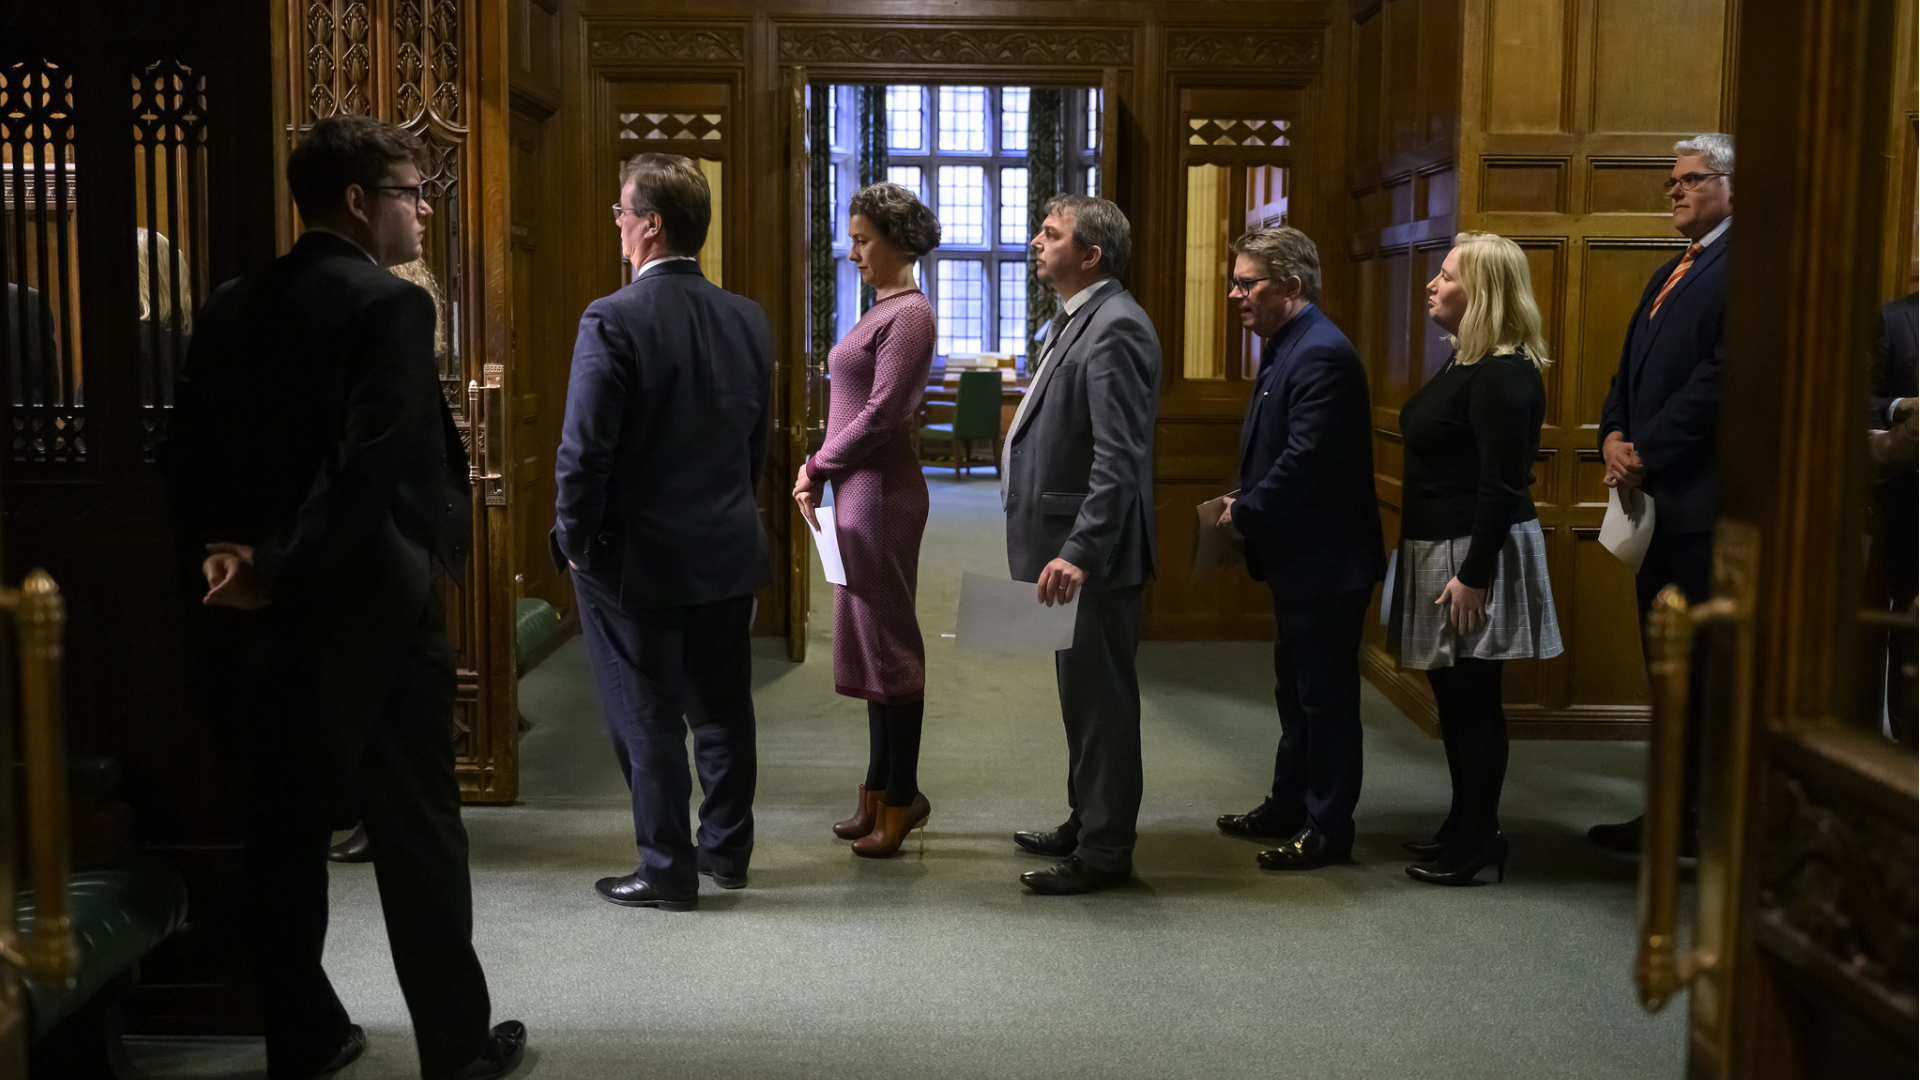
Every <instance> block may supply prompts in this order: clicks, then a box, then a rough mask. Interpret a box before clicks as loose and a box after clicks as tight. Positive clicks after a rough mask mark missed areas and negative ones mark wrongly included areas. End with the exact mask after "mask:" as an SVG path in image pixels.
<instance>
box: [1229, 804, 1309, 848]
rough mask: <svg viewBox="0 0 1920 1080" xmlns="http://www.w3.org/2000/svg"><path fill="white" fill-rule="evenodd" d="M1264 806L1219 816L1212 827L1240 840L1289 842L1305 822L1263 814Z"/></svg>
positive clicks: (1298, 819) (1289, 816)
mask: <svg viewBox="0 0 1920 1080" xmlns="http://www.w3.org/2000/svg"><path fill="white" fill-rule="evenodd" d="M1265 810H1266V806H1264V805H1262V806H1261V807H1259V808H1258V809H1255V810H1250V811H1248V812H1247V813H1244V814H1221V815H1220V816H1219V817H1218V818H1216V819H1215V820H1214V823H1213V824H1214V826H1215V827H1216V828H1218V829H1219V830H1220V831H1221V832H1223V833H1226V834H1227V835H1228V836H1237V837H1239V838H1240V839H1242V840H1289V839H1292V837H1293V834H1294V833H1297V832H1299V831H1300V826H1302V825H1305V824H1306V822H1305V821H1303V820H1302V819H1300V818H1298V817H1295V816H1291V815H1288V816H1282V815H1278V814H1272V813H1263V812H1262V811H1265Z"/></svg>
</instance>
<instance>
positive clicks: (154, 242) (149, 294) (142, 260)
mask: <svg viewBox="0 0 1920 1080" xmlns="http://www.w3.org/2000/svg"><path fill="white" fill-rule="evenodd" d="M133 235H134V244H135V247H136V249H137V251H138V255H139V257H138V259H137V260H136V261H138V262H139V264H140V317H141V318H142V319H146V320H148V321H150V322H152V323H154V324H155V325H159V324H160V323H166V322H172V321H173V290H174V289H175V288H178V289H179V290H180V329H181V330H183V331H186V332H188V333H192V332H193V290H192V288H191V287H190V286H191V283H192V282H191V277H192V275H190V274H189V273H188V272H187V266H186V260H185V259H182V258H181V257H180V256H179V255H178V254H177V253H176V252H175V251H174V250H173V245H172V244H170V243H168V242H167V237H166V234H165V233H158V232H152V231H150V230H148V229H146V228H145V227H141V226H136V227H135V228H134V230H133ZM149 264H151V265H149ZM156 275H157V276H158V277H159V280H158V281H157V282H156V281H155V280H154V277H155V276H156ZM156 285H157V286H158V289H157V292H158V294H159V296H158V299H159V308H158V310H155V308H154V303H153V301H154V298H155V292H156V289H155V286H156Z"/></svg>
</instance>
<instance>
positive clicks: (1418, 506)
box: [1388, 233, 1561, 885]
mask: <svg viewBox="0 0 1920 1080" xmlns="http://www.w3.org/2000/svg"><path fill="white" fill-rule="evenodd" d="M1427 312H1428V314H1429V315H1430V316H1431V317H1432V318H1433V321H1434V322H1436V323H1439V324H1440V325H1441V326H1442V327H1443V328H1445V329H1446V331H1447V333H1448V335H1449V338H1450V340H1451V341H1452V342H1453V345H1454V354H1453V356H1452V358H1451V359H1449V360H1448V361H1447V366H1446V367H1444V368H1442V369H1441V370H1440V373H1439V374H1438V375H1435V376H1434V377H1433V378H1432V379H1430V380H1428V382H1427V384H1426V385H1425V386H1423V387H1421V388H1420V389H1419V390H1418V391H1417V392H1415V394H1414V395H1413V396H1412V397H1411V398H1409V399H1407V403H1406V404H1405V405H1404V406H1402V407H1401V410H1400V433H1401V436H1402V438H1403V440H1404V444H1405V451H1406V472H1405V477H1404V485H1405V486H1404V489H1403V491H1404V497H1405V505H1404V507H1403V510H1402V515H1403V516H1402V519H1401V529H1400V536H1401V540H1400V567H1399V572H1398V575H1397V576H1398V579H1399V581H1398V584H1397V586H1396V588H1395V591H1394V596H1393V607H1394V618H1393V619H1392V625H1391V627H1390V629H1389V640H1388V647H1389V649H1391V650H1392V651H1394V652H1396V653H1397V654H1398V655H1399V656H1400V662H1401V663H1402V664H1404V665H1405V666H1407V667H1410V668H1418V669H1422V670H1425V671H1426V673H1427V681H1428V682H1429V683H1430V684H1431V685H1432V687H1433V697H1434V701H1435V703H1436V704H1438V706H1439V709H1440V734H1441V739H1442V741H1443V742H1444V744H1445V746H1446V751H1447V771H1448V773H1449V774H1451V776H1452V777H1453V805H1452V808H1451V809H1450V810H1449V811H1448V813H1447V819H1446V821H1445V823H1443V824H1442V825H1441V826H1440V829H1439V831H1438V832H1436V833H1435V834H1434V837H1433V840H1432V841H1431V842H1417V841H1410V842H1409V843H1408V844H1407V845H1406V846H1407V850H1409V851H1411V852H1413V853H1414V854H1415V855H1416V856H1418V857H1419V858H1420V859H1421V860H1422V861H1421V862H1419V863H1416V864H1415V865H1413V866H1409V867H1407V873H1408V874H1409V875H1411V876H1413V877H1414V878H1416V879H1418V880H1420V881H1426V882H1431V883H1434V884H1439V885H1465V884H1467V883H1468V882H1471V881H1472V880H1473V877H1474V875H1475V874H1477V873H1478V872H1479V871H1480V870H1481V869H1482V868H1484V867H1487V866H1497V867H1498V868H1499V873H1500V876H1501V878H1502V879H1504V878H1505V876H1506V858H1507V841H1506V838H1505V837H1504V836H1503V835H1501V833H1500V821H1499V808H1500V788H1501V785H1502V783H1503V782H1504V781H1505V779H1506V772H1507V721H1506V714H1505V713H1504V712H1503V711H1502V709H1501V705H1500V672H1501V663H1502V661H1505V660H1514V659H1521V658H1526V657H1537V658H1541V659H1545V658H1547V657H1551V656H1558V655H1559V654H1560V651H1561V647H1560V628H1559V624H1558V621H1557V620H1556V619H1555V616H1554V610H1553V593H1552V590H1551V588H1550V587H1549V584H1548V581H1547V558H1546V554H1547V553H1546V540H1545V538H1544V536H1543V535H1542V534H1541V532H1540V522H1539V517H1538V515H1537V514H1536V513H1535V512H1534V508H1533V496H1532V493H1531V491H1530V485H1531V484H1532V481H1533V475H1532V474H1533V459H1534V456H1535V455H1536V454H1537V453H1538V452H1539V449H1540V421H1541V418H1542V417H1543V416H1544V415H1545V414H1546V403H1547V394H1546V386H1545V383H1544V382H1543V381H1542V380H1541V378H1540V371H1541V369H1543V368H1545V367H1546V365H1547V363H1548V361H1547V355H1546V350H1545V348H1544V347H1543V344H1542V341H1541V335H1540V309H1539V308H1538V307H1537V306H1536V305H1535V304H1534V301H1533V286H1532V283H1531V281H1530V279H1529V275H1528V272H1527V258H1526V255H1525V254H1524V253H1522V252H1521V250H1520V248H1519V246H1518V245H1516V244H1515V243H1513V241H1511V240H1507V239H1505V238H1504V237H1499V236H1494V235H1492V234H1491V233H1461V234H1460V235H1459V236H1457V237H1455V238H1454V248H1453V250H1452V251H1451V252H1449V253H1448V254H1447V259H1446V262H1445V263H1443V264H1442V265H1441V267H1440V273H1439V274H1438V275H1436V276H1435V277H1434V279H1433V280H1432V281H1430V282H1428V283H1427Z"/></svg>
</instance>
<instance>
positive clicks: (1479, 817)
mask: <svg viewBox="0 0 1920 1080" xmlns="http://www.w3.org/2000/svg"><path fill="white" fill-rule="evenodd" d="M1500 668H1501V661H1499V660H1474V659H1460V660H1455V661H1454V663H1453V666H1452V667H1450V668H1434V669H1433V670H1432V671H1429V672H1427V682H1428V684H1429V685H1431V686H1432V687H1433V699H1434V702H1435V703H1436V704H1438V705H1439V706H1440V741H1441V743H1442V744H1444V745H1445V746H1446V749H1447V773H1448V775H1450V776H1451V777H1452V778H1453V805H1452V807H1451V808H1449V809H1448V811H1447V820H1446V823H1445V824H1443V825H1441V826H1440V831H1439V832H1438V833H1436V834H1434V839H1436V840H1439V841H1441V842H1443V843H1445V844H1447V846H1448V847H1449V849H1454V850H1466V849H1477V848H1479V847H1480V846H1481V845H1482V844H1484V843H1486V842H1487V841H1488V840H1490V839H1492V838H1493V835H1494V834H1495V833H1497V832H1499V831H1500V788H1501V786H1502V785H1503V784H1505V783H1506V779H1507V714H1506V713H1505V711H1503V710H1502V708H1501V706H1500Z"/></svg>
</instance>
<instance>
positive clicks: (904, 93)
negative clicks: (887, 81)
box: [887, 86, 927, 153]
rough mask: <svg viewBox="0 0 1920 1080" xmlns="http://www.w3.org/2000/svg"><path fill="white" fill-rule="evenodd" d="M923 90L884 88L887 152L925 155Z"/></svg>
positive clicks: (924, 98)
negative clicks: (885, 89)
mask: <svg viewBox="0 0 1920 1080" xmlns="http://www.w3.org/2000/svg"><path fill="white" fill-rule="evenodd" d="M926 112H927V90H926V88H925V87H923V86H889V87H887V149H888V150H900V151H905V152H908V153H913V152H916V151H917V152H919V153H925V152H926V149H927V130H926V129H927V116H926Z"/></svg>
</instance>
